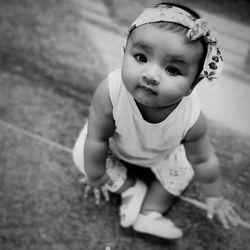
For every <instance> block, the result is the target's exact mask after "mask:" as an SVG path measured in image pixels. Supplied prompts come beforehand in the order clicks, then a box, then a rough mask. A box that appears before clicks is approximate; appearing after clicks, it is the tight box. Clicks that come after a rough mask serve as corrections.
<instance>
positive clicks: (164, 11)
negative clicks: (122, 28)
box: [129, 5, 223, 80]
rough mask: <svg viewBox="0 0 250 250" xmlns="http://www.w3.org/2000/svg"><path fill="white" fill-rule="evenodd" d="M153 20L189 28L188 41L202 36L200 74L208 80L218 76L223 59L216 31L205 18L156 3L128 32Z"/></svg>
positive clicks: (143, 13) (146, 10)
mask: <svg viewBox="0 0 250 250" xmlns="http://www.w3.org/2000/svg"><path fill="white" fill-rule="evenodd" d="M155 22H172V23H177V24H180V25H183V26H185V27H186V28H188V29H189V30H188V32H187V34H186V36H187V38H188V39H189V40H190V41H193V40H197V39H199V38H203V39H204V41H205V42H206V44H207V55H206V59H205V61H204V65H203V70H202V74H203V75H204V76H205V77H206V78H207V79H208V80H213V79H215V78H218V77H219V76H220V74H221V71H222V68H223V59H222V56H221V52H220V50H219V48H218V47H217V42H218V39H217V33H216V32H215V31H213V30H212V28H211V27H210V25H209V24H208V22H207V21H206V20H205V19H203V18H199V19H197V18H195V17H194V16H192V15H191V14H190V13H188V12H187V11H185V10H183V9H181V8H179V7H175V6H171V5H157V6H156V7H152V8H147V9H145V10H144V11H143V12H142V14H141V15H140V16H139V17H138V18H137V19H136V20H135V21H134V22H133V24H132V25H131V26H130V29H129V34H131V32H132V31H133V30H134V29H136V28H137V27H139V26H141V25H144V24H149V23H155Z"/></svg>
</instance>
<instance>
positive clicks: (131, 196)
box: [120, 179, 147, 227]
mask: <svg viewBox="0 0 250 250" xmlns="http://www.w3.org/2000/svg"><path fill="white" fill-rule="evenodd" d="M146 193H147V186H146V184H145V183H143V182H142V181H141V180H138V179H137V180H136V182H135V185H134V186H133V187H131V188H129V189H128V190H126V191H125V192H123V193H122V194H121V196H122V199H123V201H122V205H121V206H120V225H121V226H122V227H130V226H132V225H133V223H134V222H135V221H136V219H137V216H138V215H139V212H140V209H141V205H142V202H143V200H144V197H145V195H146Z"/></svg>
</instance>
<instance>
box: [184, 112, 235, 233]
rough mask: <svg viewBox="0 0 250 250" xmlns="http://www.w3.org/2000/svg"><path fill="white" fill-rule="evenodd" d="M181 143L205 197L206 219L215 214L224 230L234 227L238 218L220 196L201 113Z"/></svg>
mask: <svg viewBox="0 0 250 250" xmlns="http://www.w3.org/2000/svg"><path fill="white" fill-rule="evenodd" d="M183 143H184V147H185V149H186V154H187V158H188V160H189V161H190V163H191V164H192V166H193V169H194V172H195V176H196V178H197V179H198V181H200V183H201V187H202V190H203V193H204V194H205V196H206V204H207V216H208V218H210V219H212V218H213V216H214V214H216V215H217V216H218V218H219V220H220V221H221V223H222V224H223V226H224V227H225V228H226V229H228V228H229V224H232V225H234V226H236V225H237V224H238V223H239V216H238V215H237V213H236V212H235V211H234V209H233V205H232V204H231V202H230V201H227V200H226V199H224V198H223V197H222V196H221V178H220V168H219V162H218V159H217V157H216V155H215V153H214V149H213V146H212V144H211V143H210V140H209V136H208V130H207V125H206V119H205V116H204V115H203V114H202V113H201V114H200V116H199V118H198V120H197V122H196V124H195V125H194V126H193V127H192V128H191V129H190V131H189V132H188V133H187V135H186V137H185V139H184V141H183Z"/></svg>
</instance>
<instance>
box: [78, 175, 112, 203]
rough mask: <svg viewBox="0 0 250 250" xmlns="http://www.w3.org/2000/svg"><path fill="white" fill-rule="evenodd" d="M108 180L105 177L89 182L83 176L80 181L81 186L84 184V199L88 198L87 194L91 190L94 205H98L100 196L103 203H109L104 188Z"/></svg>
mask: <svg viewBox="0 0 250 250" xmlns="http://www.w3.org/2000/svg"><path fill="white" fill-rule="evenodd" d="M108 180H109V179H108V177H107V176H106V175H104V176H102V177H101V178H99V179H97V180H94V181H93V180H90V179H89V178H88V177H87V176H84V177H83V178H82V179H80V183H81V184H86V186H85V188H84V198H88V196H89V192H90V191H91V190H93V192H94V196H95V203H96V205H99V204H100V201H101V195H103V197H104V199H105V201H109V192H108V189H107V187H106V183H107V182H108Z"/></svg>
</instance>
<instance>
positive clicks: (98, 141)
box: [84, 80, 115, 187]
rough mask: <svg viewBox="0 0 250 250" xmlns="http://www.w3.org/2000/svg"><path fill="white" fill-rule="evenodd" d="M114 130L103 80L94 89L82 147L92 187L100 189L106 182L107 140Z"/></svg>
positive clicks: (110, 107)
mask: <svg viewBox="0 0 250 250" xmlns="http://www.w3.org/2000/svg"><path fill="white" fill-rule="evenodd" d="M114 130H115V123H114V120H113V116H112V104H111V100H110V96H109V90H108V81H107V80H104V81H103V82H102V83H101V84H100V85H99V86H98V88H97V89H96V91H95V94H94V96H93V99H92V103H91V107H90V111H89V118H88V133H87V137H86V141H85V146H84V166H85V171H86V174H87V177H88V181H89V184H90V185H91V186H93V187H101V186H102V185H103V184H104V183H105V182H107V180H108V176H107V174H106V173H105V163H106V157H107V152H108V148H109V145H108V144H109V143H108V140H109V138H110V137H111V136H112V134H113V133H114Z"/></svg>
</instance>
